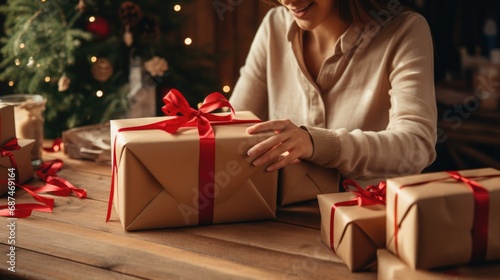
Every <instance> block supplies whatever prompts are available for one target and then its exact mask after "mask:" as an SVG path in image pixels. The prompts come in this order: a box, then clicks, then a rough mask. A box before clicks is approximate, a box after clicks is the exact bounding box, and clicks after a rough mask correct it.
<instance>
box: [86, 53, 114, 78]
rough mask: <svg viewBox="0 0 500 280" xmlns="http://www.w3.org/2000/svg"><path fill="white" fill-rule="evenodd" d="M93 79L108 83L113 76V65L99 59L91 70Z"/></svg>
mask: <svg viewBox="0 0 500 280" xmlns="http://www.w3.org/2000/svg"><path fill="white" fill-rule="evenodd" d="M90 71H91V73H92V77H93V78H94V79H95V80H96V81H99V82H106V81H108V80H109V78H111V76H112V75H113V65H111V62H109V60H107V59H105V58H99V59H97V60H96V62H94V64H92V68H91V69H90Z"/></svg>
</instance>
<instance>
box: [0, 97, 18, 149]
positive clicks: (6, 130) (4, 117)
mask: <svg viewBox="0 0 500 280" xmlns="http://www.w3.org/2000/svg"><path fill="white" fill-rule="evenodd" d="M14 138H16V123H15V117H14V106H12V105H0V146H3V145H4V144H5V143H7V142H9V141H10V140H12V139H14Z"/></svg>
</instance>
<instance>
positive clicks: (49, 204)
mask: <svg viewBox="0 0 500 280" xmlns="http://www.w3.org/2000/svg"><path fill="white" fill-rule="evenodd" d="M62 166H63V161H62V160H60V159H55V160H51V161H45V162H43V163H42V165H41V166H40V169H39V170H38V171H37V172H36V174H37V175H38V177H39V178H40V179H41V180H42V181H44V182H45V185H43V186H41V187H33V186H30V185H20V184H17V183H16V184H15V186H16V187H19V188H21V189H23V190H25V191H26V192H27V193H29V194H30V195H31V196H32V197H33V198H34V199H35V200H37V201H38V202H41V203H42V204H37V203H16V204H15V209H14V210H11V209H10V208H9V206H8V205H0V216H4V217H12V218H27V217H29V216H30V215H31V213H32V211H33V210H36V211H41V212H52V210H53V208H54V199H52V198H47V197H43V196H40V195H39V193H51V194H53V195H57V196H68V195H70V194H71V193H74V194H75V195H76V196H77V197H79V198H86V197H87V192H86V191H85V190H84V189H79V188H77V187H75V186H74V185H73V184H71V183H70V182H68V181H67V180H65V179H63V178H61V177H58V176H57V175H56V173H57V172H58V171H59V170H61V168H62ZM16 178H17V177H16ZM0 183H3V184H5V183H8V182H0Z"/></svg>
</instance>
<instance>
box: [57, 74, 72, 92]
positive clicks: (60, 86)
mask: <svg viewBox="0 0 500 280" xmlns="http://www.w3.org/2000/svg"><path fill="white" fill-rule="evenodd" d="M70 84H71V79H70V78H68V76H66V74H63V75H62V76H61V78H59V81H58V82H57V90H58V91H59V92H63V91H67V90H68V89H69V85H70Z"/></svg>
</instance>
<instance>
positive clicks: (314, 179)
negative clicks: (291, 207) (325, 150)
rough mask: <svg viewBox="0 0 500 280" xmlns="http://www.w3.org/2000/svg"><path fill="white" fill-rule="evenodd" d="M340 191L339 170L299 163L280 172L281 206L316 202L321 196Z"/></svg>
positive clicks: (279, 191) (279, 193) (279, 194)
mask: <svg viewBox="0 0 500 280" xmlns="http://www.w3.org/2000/svg"><path fill="white" fill-rule="evenodd" d="M338 191H339V172H338V170H337V169H334V168H325V167H322V166H317V165H315V164H313V163H310V162H307V161H298V162H295V163H292V164H289V165H287V166H285V167H283V168H282V169H280V170H279V171H278V200H279V204H280V205H281V206H285V205H288V204H292V203H297V202H303V201H308V200H314V199H316V198H317V196H318V195H319V194H327V193H336V192H338Z"/></svg>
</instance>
